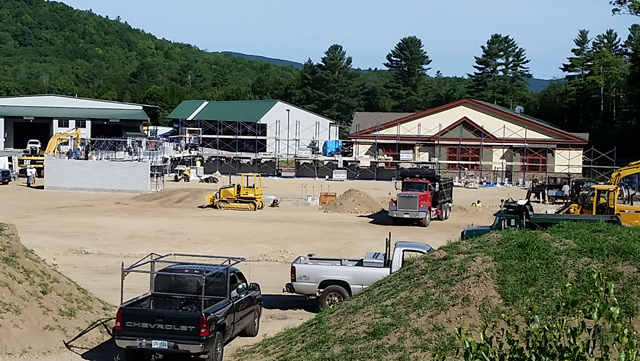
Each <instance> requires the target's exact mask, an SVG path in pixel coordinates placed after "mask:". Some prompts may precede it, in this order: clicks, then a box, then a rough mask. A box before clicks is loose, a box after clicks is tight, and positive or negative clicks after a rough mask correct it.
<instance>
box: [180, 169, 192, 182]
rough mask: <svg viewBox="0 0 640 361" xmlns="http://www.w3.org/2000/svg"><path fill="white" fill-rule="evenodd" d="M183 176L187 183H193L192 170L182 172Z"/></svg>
mask: <svg viewBox="0 0 640 361" xmlns="http://www.w3.org/2000/svg"><path fill="white" fill-rule="evenodd" d="M182 176H183V177H184V181H185V182H189V181H191V168H189V167H187V169H185V170H184V172H182Z"/></svg>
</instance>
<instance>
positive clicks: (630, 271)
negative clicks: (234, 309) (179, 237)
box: [237, 223, 640, 361]
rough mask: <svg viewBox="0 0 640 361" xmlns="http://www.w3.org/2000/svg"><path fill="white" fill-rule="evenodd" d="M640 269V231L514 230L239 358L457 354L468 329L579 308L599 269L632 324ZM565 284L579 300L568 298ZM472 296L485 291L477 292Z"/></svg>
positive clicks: (591, 227)
mask: <svg viewBox="0 0 640 361" xmlns="http://www.w3.org/2000/svg"><path fill="white" fill-rule="evenodd" d="M638 269H640V227H615V226H609V225H606V224H575V223H574V224H572V223H565V224H561V225H558V226H556V227H553V228H551V229H549V230H547V233H542V232H534V231H516V230H514V231H505V232H502V233H498V234H490V235H487V236H485V237H482V238H480V239H476V240H473V241H465V242H463V241H455V242H451V243H449V244H448V245H446V246H445V247H443V248H442V249H441V250H440V251H438V253H437V257H436V255H428V256H425V257H421V258H419V259H418V260H416V261H415V262H413V263H412V264H410V265H407V266H405V267H404V268H403V269H402V270H401V271H399V272H397V273H395V274H393V275H391V276H389V277H387V278H385V279H383V280H381V281H379V282H377V283H376V284H374V285H373V286H371V287H369V288H367V289H366V290H365V291H363V292H362V293H360V294H359V295H357V296H355V297H353V298H351V299H349V300H347V301H346V302H344V303H343V304H341V305H340V306H339V307H336V308H334V309H331V310H328V311H324V310H323V311H322V312H320V313H319V314H318V315H317V316H316V317H314V318H313V319H311V320H309V321H307V322H305V323H303V324H302V325H300V326H298V327H295V328H289V329H286V330H284V331H283V332H281V333H279V334H277V335H275V336H272V337H267V338H265V339H264V340H263V341H261V342H260V343H258V344H256V345H253V346H249V347H245V348H243V349H241V350H240V351H239V352H238V355H237V356H238V357H239V358H240V359H243V360H249V359H252V358H256V357H257V356H258V355H259V356H260V357H259V358H261V359H273V360H282V361H286V360H301V359H304V360H318V361H320V360H405V359H406V360H413V359H425V358H426V359H429V358H431V357H432V355H434V354H435V353H437V352H440V353H442V354H448V355H453V353H454V351H455V350H456V349H457V347H458V346H459V343H458V341H457V339H456V337H455V335H454V328H455V327H457V326H462V325H463V323H465V322H469V323H474V324H475V327H479V326H480V325H481V324H482V323H483V322H486V323H489V322H493V321H496V320H498V319H500V317H501V315H502V314H505V313H510V312H515V313H516V314H518V313H519V314H521V315H522V314H524V313H525V312H526V311H527V310H528V305H529V304H530V302H532V301H533V302H535V304H536V305H537V307H538V312H539V313H540V314H541V315H542V316H543V317H545V316H551V315H557V314H558V312H564V313H570V312H573V311H575V310H576V309H578V308H580V307H581V306H582V305H584V304H585V303H586V302H587V300H588V293H587V290H588V289H589V287H590V285H591V284H592V283H593V281H592V274H593V271H594V270H599V271H601V272H603V273H605V274H606V276H607V277H608V278H609V279H611V280H612V281H614V283H615V284H616V287H619V289H618V290H617V292H616V294H617V295H618V299H619V301H620V305H621V308H622V313H623V314H624V315H625V316H629V317H633V316H637V315H638V311H639V310H638V306H637V302H638V300H639V299H640V277H639V276H638V272H637V271H638ZM567 284H572V288H573V290H574V291H573V292H571V293H566V292H562V291H563V290H564V289H565V287H566V286H567ZM473 287H481V288H477V289H475V288H474V289H473V291H469V288H473ZM479 292H480V293H483V292H484V293H483V294H484V295H486V298H484V299H481V298H479V297H480V296H478V293H479ZM492 292H493V295H494V296H493V297H491V295H492ZM560 305H563V307H559V306H560ZM560 309H562V311H559V310H560ZM464 326H466V327H469V326H471V325H470V324H465V325H464Z"/></svg>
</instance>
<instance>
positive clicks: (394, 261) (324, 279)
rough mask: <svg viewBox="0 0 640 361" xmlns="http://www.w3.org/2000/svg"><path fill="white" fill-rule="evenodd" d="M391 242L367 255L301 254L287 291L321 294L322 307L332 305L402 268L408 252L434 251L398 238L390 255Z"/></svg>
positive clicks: (306, 294)
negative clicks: (332, 255) (344, 256)
mask: <svg viewBox="0 0 640 361" xmlns="http://www.w3.org/2000/svg"><path fill="white" fill-rule="evenodd" d="M387 243H388V244H387V252H386V253H380V252H369V253H367V255H366V256H365V257H364V258H363V259H357V258H356V259H353V258H327V257H316V256H315V255H309V256H300V257H298V258H296V259H295V260H294V261H293V262H292V263H291V282H290V283H287V284H286V285H285V287H284V291H285V292H289V293H296V294H300V295H304V296H307V297H317V296H320V298H319V302H320V307H332V306H333V305H334V304H336V303H337V302H341V301H342V300H343V299H345V298H347V297H349V296H352V295H355V294H356V293H358V292H360V291H362V290H363V289H365V288H367V287H369V286H370V285H371V284H373V283H374V282H376V281H377V280H379V279H382V278H384V277H386V276H388V275H389V274H391V273H392V272H395V271H397V270H398V269H400V267H402V263H403V256H404V254H405V253H406V252H409V253H417V254H425V253H429V252H431V247H429V246H428V245H426V244H420V243H413V242H398V243H396V246H395V248H394V250H393V255H392V256H391V258H389V257H388V253H390V240H388V241H387Z"/></svg>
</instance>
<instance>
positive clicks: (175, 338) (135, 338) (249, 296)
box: [114, 254, 262, 361]
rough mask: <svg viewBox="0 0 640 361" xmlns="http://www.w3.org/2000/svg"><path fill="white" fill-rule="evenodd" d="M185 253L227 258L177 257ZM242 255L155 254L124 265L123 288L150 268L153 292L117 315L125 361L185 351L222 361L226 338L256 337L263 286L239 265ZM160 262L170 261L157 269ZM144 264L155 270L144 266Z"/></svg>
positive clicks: (118, 337) (118, 342) (117, 335)
mask: <svg viewBox="0 0 640 361" xmlns="http://www.w3.org/2000/svg"><path fill="white" fill-rule="evenodd" d="M179 257H185V258H187V259H189V260H191V259H193V258H194V257H200V258H204V259H213V260H216V259H218V260H223V262H221V263H211V264H204V263H193V261H190V262H191V263H190V262H187V261H177V260H174V258H179ZM242 260H244V259H240V258H231V257H216V256H200V255H182V254H168V255H157V254H150V255H149V256H147V257H145V258H143V259H142V260H140V261H138V262H136V263H134V264H133V265H132V266H130V267H128V268H124V266H123V268H122V270H121V272H122V287H124V278H125V277H126V275H127V274H129V273H132V272H137V273H147V274H149V277H150V290H149V292H147V293H145V294H143V295H141V296H138V297H136V298H133V299H131V300H129V301H126V302H122V303H121V305H120V308H119V309H118V312H117V314H116V322H115V327H114V329H115V333H114V338H115V342H116V345H117V346H118V347H121V348H123V349H124V350H125V360H127V361H137V360H143V359H148V357H147V356H148V354H149V353H153V354H155V355H163V354H172V353H182V354H186V355H193V356H198V355H206V356H207V357H208V360H215V361H222V357H223V352H224V351H223V349H224V343H225V342H227V341H229V340H231V339H232V338H233V337H235V336H236V335H241V336H249V337H254V336H256V335H257V334H258V330H259V325H260V315H261V313H262V294H261V292H260V286H259V285H257V284H255V283H252V284H249V283H248V282H247V280H246V278H245V277H244V275H243V274H242V272H240V270H238V269H237V268H235V267H233V265H235V264H237V263H239V262H241V261H242ZM156 263H158V264H159V265H163V264H169V266H167V267H164V268H162V269H159V270H157V271H156V269H157V268H156ZM143 266H149V268H150V269H149V270H148V271H146V270H142V269H140V267H143ZM121 295H122V293H121Z"/></svg>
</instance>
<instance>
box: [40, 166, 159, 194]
mask: <svg viewBox="0 0 640 361" xmlns="http://www.w3.org/2000/svg"><path fill="white" fill-rule="evenodd" d="M44 169H45V177H44V188H45V189H46V190H64V191H87V192H123V193H146V192H150V191H151V185H150V181H149V177H150V166H149V163H148V162H109V161H86V160H66V159H55V158H46V159H45V162H44Z"/></svg>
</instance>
